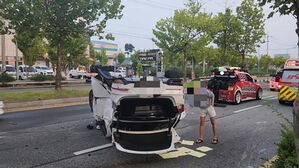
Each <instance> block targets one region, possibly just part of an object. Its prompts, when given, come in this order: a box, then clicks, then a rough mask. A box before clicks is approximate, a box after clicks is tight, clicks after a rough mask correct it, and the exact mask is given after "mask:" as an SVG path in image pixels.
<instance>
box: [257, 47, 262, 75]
mask: <svg viewBox="0 0 299 168" xmlns="http://www.w3.org/2000/svg"><path fill="white" fill-rule="evenodd" d="M257 47H258V50H257V71H258V72H260V47H261V46H260V45H257Z"/></svg>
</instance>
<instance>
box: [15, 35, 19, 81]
mask: <svg viewBox="0 0 299 168" xmlns="http://www.w3.org/2000/svg"><path fill="white" fill-rule="evenodd" d="M18 52H19V51H18V41H17V39H16V80H18V79H19V53H18Z"/></svg>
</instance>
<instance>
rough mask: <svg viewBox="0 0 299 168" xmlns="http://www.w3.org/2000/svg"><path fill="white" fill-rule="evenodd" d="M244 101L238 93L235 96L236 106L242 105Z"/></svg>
mask: <svg viewBox="0 0 299 168" xmlns="http://www.w3.org/2000/svg"><path fill="white" fill-rule="evenodd" d="M241 99H242V95H241V93H240V92H239V91H238V92H237V93H236V95H235V104H240V103H241Z"/></svg>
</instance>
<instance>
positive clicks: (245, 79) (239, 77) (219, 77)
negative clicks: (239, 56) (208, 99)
mask: <svg viewBox="0 0 299 168" xmlns="http://www.w3.org/2000/svg"><path fill="white" fill-rule="evenodd" d="M208 88H209V89H210V90H211V91H213V93H214V94H215V100H216V101H225V102H233V103H235V104H239V103H241V102H242V101H245V100H250V99H257V100H260V99H262V95H263V89H262V87H261V85H260V84H258V83H257V81H254V80H253V78H252V77H251V76H250V74H248V73H247V72H244V71H242V70H240V69H239V68H236V67H232V68H229V67H220V68H218V69H215V70H213V71H212V76H211V79H210V80H209V84H208Z"/></svg>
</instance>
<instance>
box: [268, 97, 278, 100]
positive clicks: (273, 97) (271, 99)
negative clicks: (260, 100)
mask: <svg viewBox="0 0 299 168" xmlns="http://www.w3.org/2000/svg"><path fill="white" fill-rule="evenodd" d="M274 99H278V97H273V98H271V99H270V100H274Z"/></svg>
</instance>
